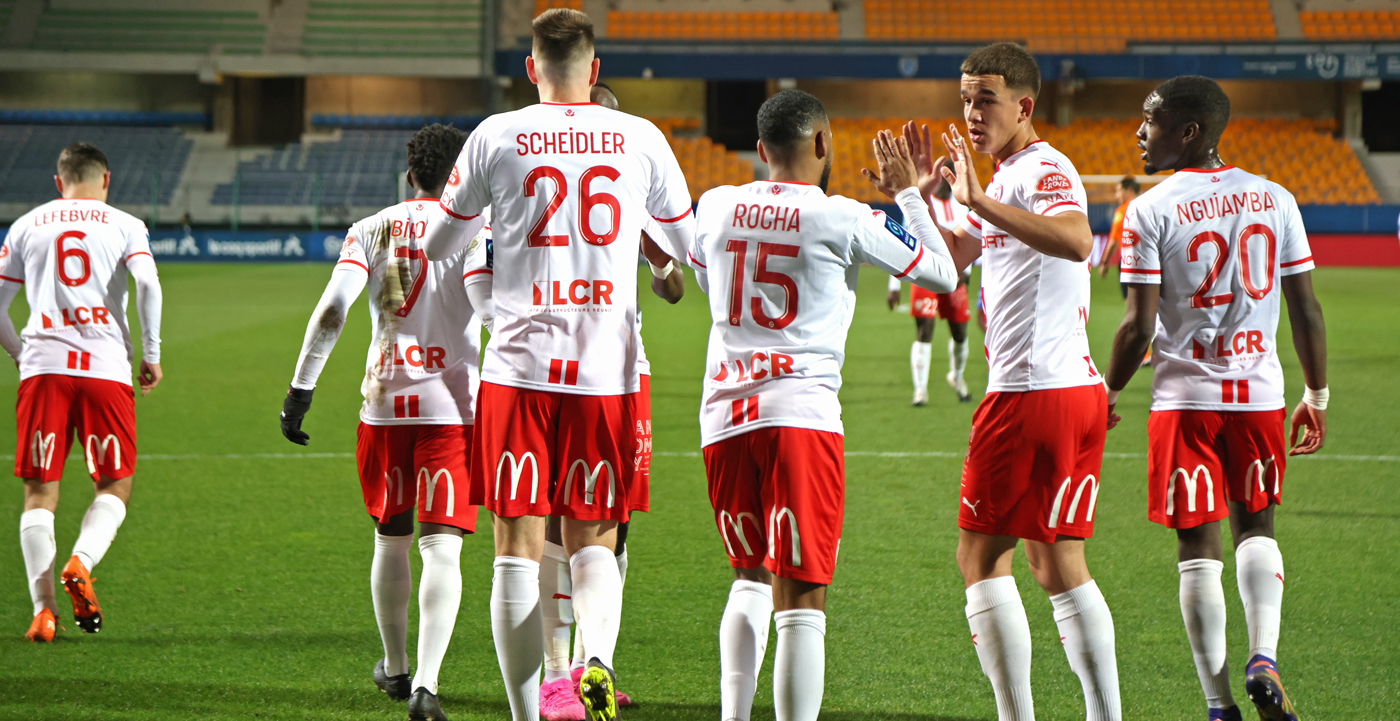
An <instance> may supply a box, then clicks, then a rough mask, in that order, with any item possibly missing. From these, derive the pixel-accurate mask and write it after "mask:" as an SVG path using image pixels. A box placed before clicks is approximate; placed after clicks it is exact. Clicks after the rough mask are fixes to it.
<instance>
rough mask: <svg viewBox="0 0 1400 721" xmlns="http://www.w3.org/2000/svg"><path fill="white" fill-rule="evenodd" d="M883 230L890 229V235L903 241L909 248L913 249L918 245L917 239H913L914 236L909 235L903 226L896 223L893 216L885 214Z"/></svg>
mask: <svg viewBox="0 0 1400 721" xmlns="http://www.w3.org/2000/svg"><path fill="white" fill-rule="evenodd" d="M885 230H888V231H890V235H893V236H894V237H896V238H898V239H899V242H901V243H903V244H904V245H905V247H907V248H908V249H909V250H914V249H916V248H918V247H919V241H917V240H915V239H914V236H912V235H910V234H909V231H907V230H905V229H904V226H902V225H900V224H899V223H896V222H895V220H894V218H891V217H889V216H885Z"/></svg>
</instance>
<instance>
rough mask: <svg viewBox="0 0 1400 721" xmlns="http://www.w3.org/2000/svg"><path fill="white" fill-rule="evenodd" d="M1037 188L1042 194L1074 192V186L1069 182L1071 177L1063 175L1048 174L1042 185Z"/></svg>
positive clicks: (1042, 179)
mask: <svg viewBox="0 0 1400 721" xmlns="http://www.w3.org/2000/svg"><path fill="white" fill-rule="evenodd" d="M1036 188H1037V189H1038V190H1040V191H1041V192H1042V193H1059V192H1064V191H1067V190H1073V189H1074V185H1073V184H1072V183H1070V182H1069V177H1068V176H1066V175H1064V174H1063V173H1048V174H1046V176H1045V177H1043V178H1041V179H1040V184H1039V185H1037V186H1036Z"/></svg>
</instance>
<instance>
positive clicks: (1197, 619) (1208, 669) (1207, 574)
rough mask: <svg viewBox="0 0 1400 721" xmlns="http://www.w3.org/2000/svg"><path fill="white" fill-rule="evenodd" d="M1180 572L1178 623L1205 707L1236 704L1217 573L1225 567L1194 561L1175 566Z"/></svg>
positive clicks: (1222, 589)
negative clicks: (1187, 642)
mask: <svg viewBox="0 0 1400 721" xmlns="http://www.w3.org/2000/svg"><path fill="white" fill-rule="evenodd" d="M1176 568H1177V570H1178V571H1180V572H1181V591H1180V594H1181V620H1182V621H1185V622H1186V637H1187V638H1189V639H1190V640H1191V657H1192V658H1194V659H1195V661H1196V675H1197V676H1199V677H1200V679H1201V691H1202V692H1204V693H1205V695H1206V706H1207V707H1208V708H1229V707H1231V706H1234V705H1235V699H1234V697H1233V696H1232V695H1231V694H1230V667H1229V663H1228V661H1227V660H1226V658H1227V654H1226V652H1225V590H1224V588H1222V587H1221V585H1220V572H1221V571H1222V570H1224V568H1225V564H1224V563H1221V562H1220V561H1214V560H1211V559H1209V558H1197V559H1192V560H1190V561H1182V562H1181V563H1178V564H1176Z"/></svg>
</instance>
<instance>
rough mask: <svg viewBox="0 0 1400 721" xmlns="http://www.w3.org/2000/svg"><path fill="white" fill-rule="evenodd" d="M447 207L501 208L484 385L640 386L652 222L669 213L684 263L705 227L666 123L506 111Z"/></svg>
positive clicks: (471, 143)
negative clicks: (646, 226)
mask: <svg viewBox="0 0 1400 721" xmlns="http://www.w3.org/2000/svg"><path fill="white" fill-rule="evenodd" d="M440 206H441V209H442V213H443V216H442V217H441V218H440V219H439V220H440V221H441V222H446V223H448V224H452V225H456V226H459V227H461V226H464V225H468V221H472V220H474V219H475V218H476V216H477V215H478V214H480V213H481V212H482V211H483V209H485V208H486V207H487V206H491V210H492V217H491V228H492V232H491V236H492V243H491V248H492V252H493V266H494V269H493V278H492V293H491V297H492V301H493V303H494V305H495V312H496V317H495V321H494V326H493V331H494V335H493V337H492V340H491V343H490V344H489V345H488V347H487V350H486V359H485V361H484V363H483V366H482V379H483V380H487V381H490V382H492V383H498V384H501V385H507V386H513V387H517V388H529V389H534V390H541V391H556V392H564V393H576V394H582V395H620V394H624V393H634V392H636V391H637V390H638V388H639V386H640V383H639V379H638V360H639V358H640V348H639V347H638V343H637V338H638V337H639V334H638V319H637V256H638V253H639V252H640V248H641V245H640V244H641V231H642V227H643V221H644V219H645V217H646V216H648V215H650V216H652V217H653V218H654V219H656V221H657V226H658V227H659V228H660V229H661V231H662V232H661V234H660V235H661V237H654V238H653V240H655V241H656V242H657V244H658V245H659V246H660V247H661V248H662V249H663V250H665V251H666V252H667V253H668V254H670V255H671V256H672V257H675V258H682V257H684V253H685V250H686V249H687V248H688V247H689V245H690V241H691V239H692V238H693V235H694V218H693V217H692V216H691V213H690V191H689V190H687V188H686V183H685V176H683V175H682V174H681V169H680V165H679V164H677V162H676V158H675V155H674V154H672V152H671V147H670V145H668V144H667V142H666V138H665V136H664V135H662V134H661V131H660V130H657V128H656V126H655V125H652V124H651V123H650V122H649V121H647V120H644V119H642V118H638V117H635V116H632V115H626V114H623V113H620V112H617V111H614V110H608V109H606V108H602V107H599V106H598V105H595V104H592V103H584V104H569V105H560V104H548V103H542V104H539V105H533V106H530V107H528V108H525V109H523V110H517V111H514V112H509V113H500V114H498V115H493V116H491V117H489V118H487V119H486V120H485V121H484V122H482V124H481V125H480V126H478V127H477V129H476V131H475V132H473V133H472V135H471V137H470V138H468V140H467V144H466V146H465V147H464V148H463V149H462V154H461V156H460V157H459V158H458V160H457V164H456V166H455V168H454V169H453V173H452V176H451V178H449V179H448V183H447V188H446V189H445V191H444V192H443V197H442V201H441V204H440ZM480 250H481V249H480V248H479V249H478V251H480Z"/></svg>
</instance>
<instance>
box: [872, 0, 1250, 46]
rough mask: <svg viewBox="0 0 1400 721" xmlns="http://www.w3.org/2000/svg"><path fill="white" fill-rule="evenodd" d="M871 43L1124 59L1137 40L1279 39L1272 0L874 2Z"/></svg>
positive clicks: (910, 0)
mask: <svg viewBox="0 0 1400 721" xmlns="http://www.w3.org/2000/svg"><path fill="white" fill-rule="evenodd" d="M865 33H866V38H867V39H869V40H879V41H891V40H893V41H902V42H930V41H946V40H949V39H953V40H960V41H973V42H976V41H986V40H1000V39H1007V38H1012V39H1018V40H1025V41H1026V42H1027V43H1028V45H1029V47H1030V48H1031V49H1032V50H1033V51H1036V52H1052V53H1075V52H1079V53H1118V52H1122V51H1123V50H1124V49H1125V48H1126V46H1127V43H1129V42H1142V41H1150V42H1174V41H1199V40H1202V39H1207V40H1211V39H1214V40H1231V41H1249V40H1273V39H1274V36H1275V30H1274V24H1273V14H1272V11H1271V10H1270V7H1269V2H1268V0H1200V1H1199V2H1170V1H1169V0H1142V1H1141V2H1135V3H1132V4H1131V6H1125V5H1123V4H1122V3H1106V2H1098V1H1097V0H1044V1H1042V2H1028V1H1027V0H985V2H979V3H976V4H973V3H963V2H958V1H957V0H953V1H949V0H900V2H898V3H894V2H881V1H872V2H867V3H866V5H865Z"/></svg>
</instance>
